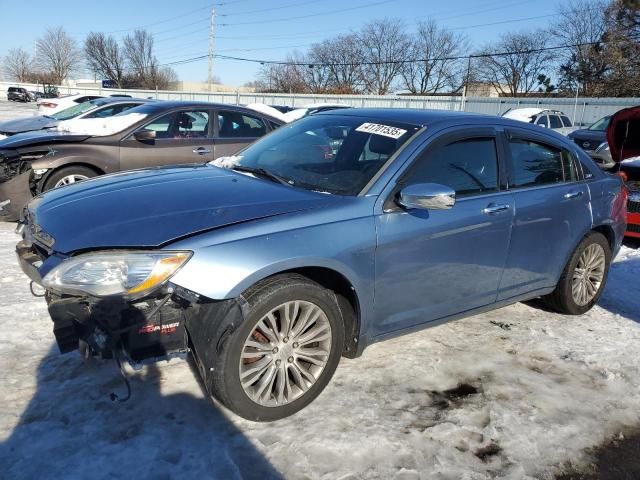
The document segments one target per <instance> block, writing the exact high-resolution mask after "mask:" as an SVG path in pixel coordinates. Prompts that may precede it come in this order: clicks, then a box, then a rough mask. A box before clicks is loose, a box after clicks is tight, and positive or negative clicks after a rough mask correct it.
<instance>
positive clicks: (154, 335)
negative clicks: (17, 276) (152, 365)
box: [16, 227, 191, 362]
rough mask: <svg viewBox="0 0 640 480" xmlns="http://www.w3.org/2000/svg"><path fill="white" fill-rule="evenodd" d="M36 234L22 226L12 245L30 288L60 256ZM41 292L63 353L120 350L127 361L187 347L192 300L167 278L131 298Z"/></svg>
mask: <svg viewBox="0 0 640 480" xmlns="http://www.w3.org/2000/svg"><path fill="white" fill-rule="evenodd" d="M26 228H28V227H26ZM37 235H38V232H33V231H23V236H24V238H23V240H22V241H21V242H19V243H18V245H17V247H16V254H17V256H18V261H19V263H20V266H21V268H22V270H23V272H24V273H25V274H26V275H27V276H28V277H29V278H30V279H31V280H32V290H33V284H37V285H39V286H40V287H42V284H43V280H42V277H43V273H44V272H46V271H47V270H50V269H51V268H52V264H56V263H59V262H60V261H61V260H62V259H61V258H56V257H57V255H56V254H55V253H54V252H52V251H51V250H50V249H49V248H48V247H47V245H45V244H44V242H42V241H39V240H38V239H36V238H34V237H37ZM43 296H44V299H45V300H46V302H47V305H48V310H49V315H50V316H51V320H52V321H53V333H54V335H55V338H56V342H57V344H58V348H59V349H60V352H61V353H67V352H71V351H74V350H81V351H82V352H83V353H84V354H85V355H95V356H99V357H102V358H111V357H113V356H114V355H117V354H118V353H120V352H124V354H125V355H126V357H127V358H129V359H130V360H131V361H134V362H138V361H142V360H146V359H148V358H155V357H166V356H170V355H172V354H175V353H180V352H185V351H187V349H188V347H187V334H186V330H185V318H186V312H187V310H188V309H189V308H190V304H191V301H190V300H187V299H185V298H184V297H183V296H181V295H180V289H176V288H175V287H174V286H172V285H171V284H167V285H164V286H163V287H162V288H161V289H159V290H158V291H156V292H153V294H151V295H149V296H147V297H145V298H142V299H138V300H135V301H128V300H125V299H124V298H122V297H118V296H112V297H105V298H97V297H92V296H90V295H67V294H60V293H57V292H53V291H50V290H45V293H44V295H43Z"/></svg>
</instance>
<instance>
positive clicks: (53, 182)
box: [42, 165, 98, 192]
mask: <svg viewBox="0 0 640 480" xmlns="http://www.w3.org/2000/svg"><path fill="white" fill-rule="evenodd" d="M96 176H98V174H97V173H96V171H95V170H92V169H91V168H89V167H83V166H81V165H78V166H70V167H64V168H61V169H59V170H55V171H54V172H53V173H52V174H51V175H50V176H49V178H47V180H46V181H45V182H44V185H43V187H42V191H43V192H46V191H47V190H51V189H52V188H56V187H60V186H62V185H67V184H69V183H75V182H79V181H82V180H87V179H89V178H93V177H96ZM71 179H73V181H71Z"/></svg>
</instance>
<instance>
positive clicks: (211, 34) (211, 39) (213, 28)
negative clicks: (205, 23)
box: [209, 8, 216, 91]
mask: <svg viewBox="0 0 640 480" xmlns="http://www.w3.org/2000/svg"><path fill="white" fill-rule="evenodd" d="M215 39H216V9H215V8H212V9H211V26H210V27H209V91H211V84H212V83H213V47H214V45H215Z"/></svg>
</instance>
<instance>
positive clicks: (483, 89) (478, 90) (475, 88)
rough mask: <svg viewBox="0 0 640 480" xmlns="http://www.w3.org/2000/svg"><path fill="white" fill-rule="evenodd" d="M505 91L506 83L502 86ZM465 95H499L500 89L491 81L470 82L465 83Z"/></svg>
mask: <svg viewBox="0 0 640 480" xmlns="http://www.w3.org/2000/svg"><path fill="white" fill-rule="evenodd" d="M502 88H503V90H505V91H506V85H505V86H502ZM466 95H467V97H501V96H503V95H502V94H501V93H500V90H499V89H498V88H497V87H496V86H495V85H493V84H491V83H485V82H470V83H469V85H467V91H466Z"/></svg>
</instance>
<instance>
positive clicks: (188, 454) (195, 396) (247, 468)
mask: <svg viewBox="0 0 640 480" xmlns="http://www.w3.org/2000/svg"><path fill="white" fill-rule="evenodd" d="M189 365H190V367H191V372H189V371H188V370H189V369H188V368H186V365H185V360H181V359H173V360H171V361H170V362H168V363H165V364H164V366H163V368H158V366H157V365H156V364H151V365H148V366H145V367H143V368H142V369H140V370H139V371H135V372H133V373H131V369H128V373H129V379H130V382H131V387H132V397H131V399H130V400H129V401H127V402H123V403H121V402H119V401H112V400H111V399H110V397H109V396H110V393H112V392H116V393H117V394H118V395H120V396H121V397H124V393H125V392H126V390H125V388H124V383H123V382H122V379H121V378H120V375H119V372H118V370H117V366H116V363H115V362H114V361H112V360H111V361H102V360H90V361H88V362H86V361H84V360H83V359H82V358H81V356H80V355H79V354H78V353H77V352H74V353H71V354H65V355H61V354H60V353H59V352H58V348H57V346H55V345H54V346H53V347H52V348H51V349H50V350H49V352H48V354H47V355H46V356H44V358H42V359H41V361H40V363H39V365H38V368H37V371H36V372H35V377H36V380H37V386H36V390H35V393H33V395H32V396H31V398H30V399H29V400H28V404H27V406H26V408H25V409H24V411H23V412H22V414H21V415H20V418H19V419H18V420H17V422H16V421H15V420H14V421H10V422H5V423H11V424H15V427H14V428H13V429H12V430H11V433H10V435H9V436H8V438H7V439H6V440H5V441H3V442H2V443H0V478H11V479H23V478H24V479H27V478H28V479H31V478H47V479H57V478H60V479H73V478H78V479H82V478H96V479H97V478H140V479H154V480H155V479H172V478H202V479H205V478H206V479H224V480H227V479H280V478H282V475H281V474H280V473H279V472H278V471H277V470H276V469H275V468H274V467H273V465H271V463H270V462H269V461H268V460H267V459H266V458H265V457H264V455H263V454H262V453H261V452H260V451H259V450H258V449H257V448H256V447H255V446H254V445H253V444H252V443H251V441H250V440H249V439H248V438H247V437H246V436H245V435H244V434H243V433H242V432H241V431H240V430H239V429H238V428H237V427H236V426H235V425H233V423H232V422H231V421H230V420H229V418H227V416H226V414H225V412H223V411H222V410H221V408H219V407H218V406H217V405H215V404H214V403H213V402H212V401H211V400H210V399H209V398H208V396H207V395H206V393H205V391H204V388H203V386H202V384H201V383H200V385H199V386H200V389H198V387H197V386H196V387H195V388H194V381H193V378H191V376H190V375H191V374H194V375H195V374H196V372H195V367H194V366H193V364H192V363H190V362H189ZM20 377H21V379H20V380H19V381H18V383H19V384H18V385H14V387H16V388H13V387H12V389H11V392H10V394H9V397H16V398H7V399H6V401H7V402H8V403H9V402H12V403H16V402H20V400H21V395H22V394H21V393H20V392H26V395H30V393H31V392H32V388H29V387H28V384H29V383H30V382H31V381H32V379H33V375H31V374H30V373H29V372H28V369H26V368H25V371H23V372H21V375H20ZM196 378H199V376H198V375H196ZM20 384H25V385H27V387H25V388H20V387H21V386H22V385H20ZM198 390H199V391H198ZM15 392H17V393H15Z"/></svg>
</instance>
